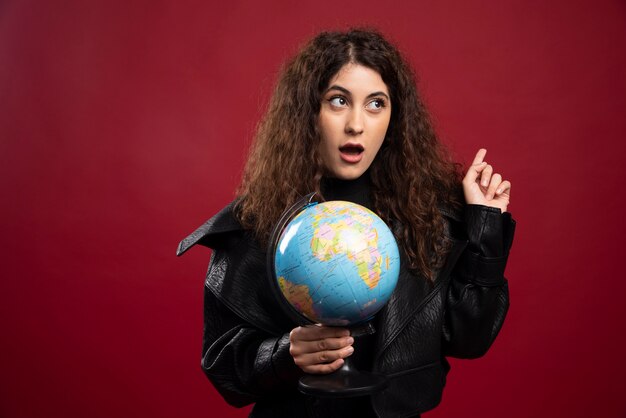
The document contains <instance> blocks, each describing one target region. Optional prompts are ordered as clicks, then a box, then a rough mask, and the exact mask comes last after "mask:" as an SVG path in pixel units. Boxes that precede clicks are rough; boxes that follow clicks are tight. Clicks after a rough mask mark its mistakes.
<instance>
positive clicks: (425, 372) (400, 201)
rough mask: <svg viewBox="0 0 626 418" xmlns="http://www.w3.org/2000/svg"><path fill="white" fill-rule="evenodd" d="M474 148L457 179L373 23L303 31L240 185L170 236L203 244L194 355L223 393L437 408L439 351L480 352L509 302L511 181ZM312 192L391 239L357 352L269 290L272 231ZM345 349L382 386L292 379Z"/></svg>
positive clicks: (350, 410)
mask: <svg viewBox="0 0 626 418" xmlns="http://www.w3.org/2000/svg"><path fill="white" fill-rule="evenodd" d="M485 154H486V151H485V150H484V149H481V150H479V151H478V153H477V154H476V157H475V159H474V161H473V163H472V165H471V167H470V168H469V169H468V170H467V173H466V175H465V176H464V178H462V179H461V176H460V175H459V172H458V170H457V165H455V164H453V163H451V162H450V161H449V160H448V158H447V156H446V154H445V152H444V150H443V148H442V146H441V144H440V143H439V142H438V140H437V137H436V136H435V134H434V132H433V129H432V126H431V123H430V121H429V117H428V115H427V112H426V110H425V108H424V105H423V103H422V101H421V99H420V97H419V95H418V93H417V91H416V87H415V81H414V78H413V75H412V72H411V70H410V68H409V66H408V65H407V63H406V62H405V61H404V60H403V59H402V57H401V55H400V53H399V52H398V50H397V49H396V48H395V47H394V46H392V45H391V44H390V43H389V42H388V41H386V40H385V39H384V38H383V37H382V36H381V35H380V34H378V33H377V32H374V31H362V30H351V31H348V32H325V33H321V34H319V35H318V36H317V37H315V38H314V39H312V40H311V41H310V42H309V43H308V44H307V45H306V46H305V47H304V48H303V49H302V50H301V51H300V53H299V54H298V55H297V56H296V57H295V58H294V59H293V60H292V61H291V62H289V63H288V65H287V66H286V68H285V69H284V71H283V73H282V75H281V77H280V79H279V80H278V83H277V86H276V88H275V91H274V94H273V96H272V99H271V103H270V106H269V109H268V111H267V113H266V115H265V117H264V118H263V120H262V122H261V124H260V126H259V129H258V131H257V134H256V140H255V143H254V146H253V148H252V151H251V154H250V157H249V159H248V163H247V166H246V169H245V173H244V176H243V179H242V182H241V186H240V188H239V190H238V195H237V198H236V199H235V201H234V202H233V203H231V204H230V205H228V206H227V207H226V208H224V209H223V210H222V211H221V212H220V213H218V214H217V215H215V216H214V217H213V218H211V219H210V220H209V221H207V222H206V223H205V224H204V225H202V226H201V227H200V228H198V229H197V230H196V231H195V232H193V233H192V234H191V235H190V236H189V237H187V238H185V239H184V240H183V241H182V242H181V243H180V246H179V249H178V254H179V255H180V254H182V253H183V252H185V251H187V250H188V249H189V248H190V247H191V246H193V245H195V244H196V243H200V244H202V245H205V246H208V247H210V248H212V249H213V253H212V257H211V262H210V266H209V271H208V273H207V278H206V283H205V311H204V313H205V327H204V340H203V357H202V368H203V370H204V372H205V373H206V375H207V376H208V378H209V379H210V380H211V382H213V384H214V385H215V387H216V388H217V390H218V391H219V392H220V393H221V394H222V396H223V397H224V398H225V400H226V401H227V402H228V403H230V404H232V405H234V406H243V405H247V404H250V403H255V406H254V408H253V410H252V413H251V416H253V417H265V416H267V417H270V416H271V417H306V416H311V417H318V416H319V417H322V416H323V417H325V418H330V417H335V416H336V417H347V416H359V417H369V416H379V417H400V416H402V417H409V416H419V414H420V413H421V412H424V411H427V410H429V409H432V408H433V407H435V406H436V405H437V404H438V403H439V401H440V399H441V392H442V390H443V387H444V385H445V379H446V374H447V372H448V370H449V365H448V363H447V361H446V359H445V357H446V356H454V357H462V358H473V357H479V356H481V355H483V354H484V353H485V352H486V351H487V349H488V348H489V347H490V345H491V344H492V342H493V340H494V338H495V337H496V335H497V334H498V331H499V330H500V327H501V326H502V323H503V321H504V317H505V315H506V312H507V308H508V288H507V283H506V279H505V278H504V276H503V273H504V267H505V264H506V259H507V256H508V252H509V248H510V246H511V242H512V239H513V231H514V222H513V221H512V219H511V217H510V215H509V214H508V213H507V212H506V210H507V205H508V203H509V196H510V190H511V185H510V183H509V182H508V181H506V180H503V178H502V176H501V175H500V174H497V173H495V172H494V170H493V168H492V167H491V166H490V165H489V164H488V163H487V162H485V160H484V159H485ZM312 191H315V192H317V193H318V194H319V195H320V196H322V197H323V198H324V199H326V200H348V201H352V202H355V203H359V204H361V205H364V206H366V207H368V208H370V209H371V210H373V211H374V212H376V213H377V214H378V215H379V216H380V217H381V218H382V219H383V220H384V221H386V222H387V224H388V225H390V226H391V227H392V229H393V231H394V234H395V236H396V240H397V242H398V245H399V247H400V252H401V272H400V278H399V279H398V285H397V287H396V289H395V291H394V293H393V295H392V297H391V299H390V301H389V303H388V304H387V305H386V306H385V307H384V308H383V310H382V311H380V312H379V313H378V314H377V316H376V318H375V323H376V329H377V332H376V333H375V334H374V335H373V336H370V337H367V338H363V340H362V341H359V343H358V344H357V345H356V349H355V347H353V338H352V337H351V336H350V335H349V331H348V330H347V329H342V328H331V327H324V326H318V325H314V326H304V327H299V326H297V324H294V323H293V322H291V321H290V319H289V318H288V317H287V316H285V314H284V313H283V312H282V311H281V310H280V307H279V306H278V304H277V303H276V300H275V299H274V298H275V297H274V295H272V294H271V292H270V289H269V285H268V278H267V277H266V264H265V260H266V249H267V244H268V239H269V235H270V233H271V231H272V228H273V227H274V225H275V224H276V222H277V221H278V218H279V217H280V215H281V214H282V212H283V211H284V210H285V209H286V208H287V207H289V206H290V205H292V204H293V203H294V202H295V201H297V200H298V199H299V198H301V197H302V196H304V195H306V194H308V193H310V192H312ZM348 356H354V357H353V358H354V359H355V361H356V362H357V364H358V366H359V368H361V369H368V370H372V371H375V372H379V373H384V374H385V375H386V376H387V377H388V378H389V385H388V387H387V388H386V389H385V390H383V391H381V392H378V393H376V394H374V395H371V396H363V397H356V398H346V399H341V400H337V399H334V400H328V399H325V398H315V397H311V396H307V395H303V394H301V393H299V392H298V391H297V382H298V379H299V377H301V376H302V375H303V374H305V373H313V374H325V373H331V372H333V371H335V370H337V369H338V368H339V367H341V365H342V364H343V362H344V359H345V358H346V357H348Z"/></svg>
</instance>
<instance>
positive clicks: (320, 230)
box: [311, 201, 389, 289]
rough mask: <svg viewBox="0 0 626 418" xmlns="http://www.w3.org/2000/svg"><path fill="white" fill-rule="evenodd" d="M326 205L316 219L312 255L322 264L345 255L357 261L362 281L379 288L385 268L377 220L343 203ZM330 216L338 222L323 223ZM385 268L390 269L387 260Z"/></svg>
mask: <svg viewBox="0 0 626 418" xmlns="http://www.w3.org/2000/svg"><path fill="white" fill-rule="evenodd" d="M326 203H327V205H326V206H324V207H323V208H322V210H321V211H320V213H319V214H317V215H315V216H314V217H313V219H314V221H313V224H312V227H313V228H314V232H313V239H312V240H311V250H312V251H313V254H314V255H315V257H317V258H318V259H320V260H322V261H328V260H330V259H331V258H332V257H334V256H336V255H339V254H345V255H346V256H347V257H348V260H350V261H352V262H354V264H355V266H356V268H357V271H358V274H359V276H360V277H361V279H363V281H364V282H365V283H366V284H367V286H368V287H369V288H370V289H373V288H374V287H376V286H377V285H378V281H379V280H380V274H381V272H382V265H383V258H382V256H381V254H380V252H379V251H378V232H377V231H376V229H375V228H373V227H372V224H373V222H374V220H373V219H372V217H371V216H366V215H364V214H362V213H361V211H358V210H354V208H352V207H349V206H345V205H342V202H340V201H331V202H326ZM329 213H332V214H333V215H334V216H336V217H339V218H340V219H339V221H338V222H334V223H333V222H324V219H327V218H326V217H327V215H328V214H329ZM363 238H365V239H363ZM385 267H386V268H387V269H388V268H389V258H388V257H386V261H385Z"/></svg>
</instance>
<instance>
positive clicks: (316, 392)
mask: <svg viewBox="0 0 626 418" xmlns="http://www.w3.org/2000/svg"><path fill="white" fill-rule="evenodd" d="M374 332H375V330H374V326H373V325H372V324H371V323H369V322H368V323H366V324H365V325H361V326H357V327H352V328H351V329H350V335H352V337H353V338H354V341H355V342H354V345H355V346H356V349H358V343H359V340H360V337H363V336H365V335H371V334H373V333H374ZM386 386H387V378H386V377H385V376H384V375H382V374H380V373H372V372H365V371H360V370H357V369H356V368H355V366H354V360H353V358H352V356H350V357H347V358H346V359H345V360H344V363H343V365H342V366H341V368H339V369H338V370H336V371H334V372H333V373H330V374H326V375H312V374H311V375H307V376H303V377H301V378H300V381H299V383H298V390H299V391H300V392H302V393H304V394H306V395H313V396H318V397H324V398H348V397H353V396H365V395H371V394H373V393H376V392H379V391H381V390H383V389H384V388H385V387H386Z"/></svg>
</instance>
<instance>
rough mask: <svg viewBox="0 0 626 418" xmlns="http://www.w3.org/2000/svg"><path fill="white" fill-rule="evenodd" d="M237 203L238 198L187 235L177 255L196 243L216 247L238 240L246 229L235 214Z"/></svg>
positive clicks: (179, 246)
mask: <svg viewBox="0 0 626 418" xmlns="http://www.w3.org/2000/svg"><path fill="white" fill-rule="evenodd" d="M236 203H237V201H236V200H234V201H232V202H230V203H229V204H228V205H226V206H225V207H224V208H223V209H222V210H220V211H219V212H218V213H216V214H215V215H214V216H213V217H211V218H210V219H209V220H207V221H206V222H205V223H203V224H202V225H200V226H199V227H198V228H196V230H195V231H193V232H192V233H191V234H189V235H188V236H187V237H185V238H184V239H183V240H182V241H181V242H180V243H179V244H178V250H177V251H176V255H178V256H180V255H183V254H184V253H185V252H186V251H187V250H189V249H190V248H191V247H193V246H194V245H196V244H200V245H202V246H205V247H209V248H212V249H215V248H218V247H223V246H227V245H228V243H229V242H230V241H232V240H233V239H237V240H238V239H239V238H240V237H241V236H242V235H243V234H244V232H245V231H244V228H243V227H242V226H241V223H240V222H239V220H238V219H237V217H236V215H235V205H236Z"/></svg>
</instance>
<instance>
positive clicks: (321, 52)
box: [236, 29, 462, 280]
mask: <svg viewBox="0 0 626 418" xmlns="http://www.w3.org/2000/svg"><path fill="white" fill-rule="evenodd" d="M346 64H359V65H363V66H365V67H368V68H371V69H373V70H375V71H377V72H378V73H379V74H380V75H381V77H382V79H383V81H384V82H385V84H386V85H387V87H388V89H389V93H390V99H391V108H392V112H391V120H390V123H389V127H388V129H387V134H386V137H385V141H384V143H383V145H382V147H381V149H380V150H379V152H378V154H377V155H376V157H375V159H374V161H373V162H372V165H371V167H370V176H371V180H372V189H371V193H372V201H373V205H374V208H375V211H376V212H377V214H378V215H379V216H380V217H381V218H382V219H383V220H384V221H385V222H387V223H392V222H393V223H394V224H395V225H397V227H395V228H394V234H395V235H396V239H397V241H398V244H399V246H400V247H401V249H402V250H403V251H404V253H405V255H406V258H407V261H408V268H409V269H411V270H417V271H421V272H422V274H424V275H425V276H426V277H427V278H429V279H431V280H432V279H433V271H434V270H435V269H436V268H438V267H439V266H440V265H441V263H442V261H443V260H444V258H445V253H446V250H447V248H446V245H445V239H444V238H443V237H444V219H443V215H442V213H441V211H440V209H441V208H444V207H446V208H452V209H458V208H459V207H460V206H461V204H462V203H461V202H462V195H461V194H460V193H459V191H460V179H461V177H460V170H459V167H458V165H457V164H454V163H453V162H451V161H450V159H449V157H448V154H447V152H446V151H445V149H444V147H443V146H442V144H441V143H440V142H439V141H438V139H437V137H436V135H435V133H434V130H433V127H432V123H431V121H430V118H429V116H428V113H427V111H426V108H425V106H424V104H423V102H422V100H421V99H420V97H419V95H418V93H417V89H416V82H415V77H414V74H413V71H412V70H411V68H410V66H409V65H408V63H407V62H406V61H405V60H404V59H403V57H402V55H401V54H400V52H399V51H398V49H397V48H395V47H394V46H393V45H392V44H391V43H389V42H388V41H387V40H386V39H385V38H384V37H383V36H382V35H381V34H380V33H378V32H377V31H375V30H369V29H352V30H349V31H347V32H322V33H320V34H319V35H317V36H316V37H315V38H313V39H312V40H311V41H309V42H308V43H307V44H306V45H305V46H304V47H303V48H302V50H301V51H300V53H299V54H297V55H296V56H295V57H294V58H293V59H292V60H291V61H289V62H288V63H287V65H286V67H284V69H283V71H282V74H281V76H280V77H279V80H278V82H277V85H276V88H275V90H274V93H273V95H272V98H271V100H270V104H269V108H268V110H267V112H266V114H265V116H264V117H263V118H262V120H261V122H260V123H259V126H258V128H257V132H256V137H255V141H254V143H253V146H252V149H251V152H250V155H249V158H248V162H247V164H246V167H245V169H244V175H243V178H242V181H241V184H240V186H239V189H238V190H237V198H238V201H237V205H236V214H237V217H238V219H239V221H240V222H241V223H242V225H243V226H244V227H246V228H249V229H252V230H254V231H255V234H256V237H257V238H258V239H259V240H260V242H262V243H264V244H266V243H267V241H268V239H269V235H270V233H271V231H272V228H273V225H274V224H275V223H276V222H277V220H278V218H279V217H280V215H281V213H282V212H283V211H284V210H285V208H287V207H288V206H290V205H291V204H293V203H294V202H295V201H296V200H298V199H299V198H301V197H302V196H304V195H305V194H307V193H310V192H312V191H315V192H317V193H318V194H320V195H321V190H320V183H321V180H322V177H323V175H324V172H325V171H324V163H323V161H322V159H321V156H320V153H319V144H320V141H321V136H320V132H319V129H318V116H319V113H320V108H321V102H322V94H323V92H324V90H325V89H326V88H327V87H328V83H329V82H330V80H331V79H332V77H333V76H334V75H335V74H337V73H338V72H339V70H340V69H341V68H342V67H343V66H344V65H346Z"/></svg>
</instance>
